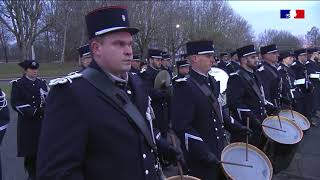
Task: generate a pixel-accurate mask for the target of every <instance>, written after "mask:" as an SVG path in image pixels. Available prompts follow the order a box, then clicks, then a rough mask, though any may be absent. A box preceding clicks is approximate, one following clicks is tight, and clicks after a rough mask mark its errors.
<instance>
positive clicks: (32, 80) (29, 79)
mask: <svg viewBox="0 0 320 180" xmlns="http://www.w3.org/2000/svg"><path fill="white" fill-rule="evenodd" d="M24 77H26V78H27V79H28V80H30V81H32V82H34V81H36V80H37V78H34V79H32V78H30V77H28V76H27V75H24Z"/></svg>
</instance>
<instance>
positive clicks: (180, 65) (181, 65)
mask: <svg viewBox="0 0 320 180" xmlns="http://www.w3.org/2000/svg"><path fill="white" fill-rule="evenodd" d="M176 67H177V72H178V74H177V75H176V76H175V77H173V78H172V84H175V83H176V82H179V81H181V80H183V79H184V78H185V77H186V76H187V75H188V74H189V70H190V64H189V63H188V61H187V60H180V61H177V62H176Z"/></svg>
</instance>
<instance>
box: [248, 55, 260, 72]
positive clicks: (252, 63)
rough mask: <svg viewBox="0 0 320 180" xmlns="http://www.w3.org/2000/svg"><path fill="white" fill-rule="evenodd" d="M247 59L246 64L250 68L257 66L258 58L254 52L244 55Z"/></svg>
mask: <svg viewBox="0 0 320 180" xmlns="http://www.w3.org/2000/svg"><path fill="white" fill-rule="evenodd" d="M246 60H247V63H246V64H247V66H248V67H249V68H251V69H255V68H256V67H257V66H258V63H259V59H258V56H257V55H256V54H252V55H249V56H247V57H246Z"/></svg>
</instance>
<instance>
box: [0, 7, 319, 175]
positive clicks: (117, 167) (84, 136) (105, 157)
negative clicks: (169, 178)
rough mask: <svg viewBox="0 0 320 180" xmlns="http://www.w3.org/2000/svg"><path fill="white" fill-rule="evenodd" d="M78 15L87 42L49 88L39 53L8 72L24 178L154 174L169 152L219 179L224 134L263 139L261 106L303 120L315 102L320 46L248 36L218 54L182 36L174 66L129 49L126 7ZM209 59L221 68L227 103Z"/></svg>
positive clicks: (131, 31) (187, 168)
mask: <svg viewBox="0 0 320 180" xmlns="http://www.w3.org/2000/svg"><path fill="white" fill-rule="evenodd" d="M86 24H87V32H88V37H89V39H90V43H89V44H87V45H84V46H82V47H80V48H79V56H80V58H79V62H80V63H81V66H82V69H81V70H79V71H78V72H73V73H70V74H69V75H68V76H66V77H62V78H58V79H54V80H51V81H50V83H49V85H50V89H49V87H48V86H47V85H46V82H45V81H43V80H41V79H39V78H38V77H37V76H38V68H39V63H38V62H36V61H34V60H26V61H24V62H22V63H20V64H19V65H20V66H21V67H22V68H23V69H24V75H23V77H22V78H20V79H18V80H15V81H13V82H12V95H11V105H12V107H13V109H14V110H15V111H17V113H18V156H21V157H24V158H25V168H26V170H27V171H28V175H29V178H30V179H39V180H51V179H52V180H53V179H55V180H56V179H64V180H67V179H68V180H82V179H88V180H89V179H95V180H100V179H101V180H102V179H124V180H125V179H130V180H134V179H136V180H142V179H145V180H156V179H159V180H160V179H164V178H165V177H164V175H163V172H162V167H166V166H168V165H170V164H175V163H176V162H180V163H181V164H182V166H183V170H184V173H186V174H189V175H192V176H195V177H198V178H200V179H203V180H215V179H225V178H226V177H225V175H224V174H223V171H222V169H221V162H220V156H221V153H222V150H223V148H224V147H226V145H227V144H229V143H230V142H245V138H246V136H248V135H249V136H250V138H249V143H250V144H252V145H254V146H256V147H258V148H260V149H263V147H264V145H265V143H266V138H265V137H263V136H262V126H261V123H262V121H263V120H264V119H265V118H266V117H267V116H269V115H277V113H278V112H279V111H280V110H281V109H293V110H295V111H298V112H300V113H302V114H303V115H305V116H306V117H307V118H308V119H309V120H311V119H312V118H311V117H312V115H314V114H315V113H316V111H317V110H318V109H319V104H320V103H319V97H320V94H319V93H320V81H319V79H320V64H319V63H320V62H318V60H319V61H320V55H319V53H320V49H319V48H318V49H317V48H309V49H299V50H295V51H294V53H293V52H290V51H283V52H282V51H281V52H279V51H278V49H277V47H276V45H274V44H271V45H267V46H264V47H260V55H261V58H259V57H260V56H259V53H258V52H257V51H256V50H255V47H254V45H248V46H244V47H240V48H238V49H237V50H236V51H234V52H231V53H230V54H229V53H221V54H220V60H219V59H218V58H217V57H215V49H214V46H213V42H212V41H206V40H201V41H190V42H187V43H186V53H185V54H182V55H181V60H179V61H176V62H175V65H176V72H177V73H176V74H177V75H176V76H173V74H174V73H173V71H174V70H173V65H172V62H171V58H170V56H169V55H168V53H167V52H164V51H162V50H160V49H149V50H148V58H147V59H148V60H147V62H148V63H145V62H144V61H143V60H142V59H141V57H140V56H138V55H133V51H132V44H133V38H132V36H133V35H135V34H137V33H138V32H139V30H138V29H136V28H134V27H130V25H129V21H128V15H127V11H126V9H125V8H122V7H107V8H100V9H96V10H94V11H92V12H90V13H88V14H87V15H86ZM212 67H218V68H220V69H222V70H224V71H226V72H227V73H228V74H229V79H228V83H227V89H226V91H225V92H224V93H225V95H226V104H224V103H222V102H221V98H220V97H221V92H220V85H219V84H220V82H219V81H216V79H215V78H214V77H213V76H211V75H209V71H210V70H211V68H212ZM164 71H166V72H167V74H168V75H169V78H170V80H171V81H170V86H167V85H166V81H165V80H164V82H163V83H162V84H161V82H160V87H158V86H157V83H158V84H159V80H157V79H158V75H159V74H161V73H162V72H164ZM49 90H50V93H49V94H48V92H49ZM1 97H3V95H2V96H1ZM1 102H4V101H2V100H1V98H0V103H1ZM4 107H5V106H4V105H2V106H1V107H0V110H1V111H0V112H1V113H2V112H4V113H7V110H5V109H3V108H4ZM4 119H6V118H4ZM7 119H8V118H7ZM247 119H249V120H250V127H247V126H246V120H247ZM1 120H2V119H1ZM1 122H2V121H1ZM3 122H5V123H4V124H7V123H8V120H7V121H3ZM4 124H3V123H2V124H0V132H3V129H5V128H2V127H4ZM312 124H313V125H314V126H316V125H317V123H316V121H312ZM172 133H174V134H175V135H176V137H178V139H179V142H180V144H179V143H178V146H176V144H175V143H172V141H170V140H169V139H170V138H169V135H170V134H171V135H172ZM0 138H1V137H0ZM0 140H1V139H0ZM276 153H284V154H285V153H286V152H281V151H279V152H278V151H276ZM293 153H294V152H293ZM275 157H276V155H275ZM277 158H279V157H277ZM271 160H272V161H273V160H274V159H271ZM290 161H291V159H290V158H289V159H287V163H285V165H283V166H281V167H277V169H276V171H275V173H278V172H279V171H281V170H283V169H285V168H287V167H288V165H289V163H290Z"/></svg>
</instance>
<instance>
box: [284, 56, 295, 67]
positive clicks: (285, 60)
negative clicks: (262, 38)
mask: <svg viewBox="0 0 320 180" xmlns="http://www.w3.org/2000/svg"><path fill="white" fill-rule="evenodd" d="M283 63H284V64H285V65H291V64H292V63H293V57H292V56H289V57H286V58H284V59H283Z"/></svg>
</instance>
